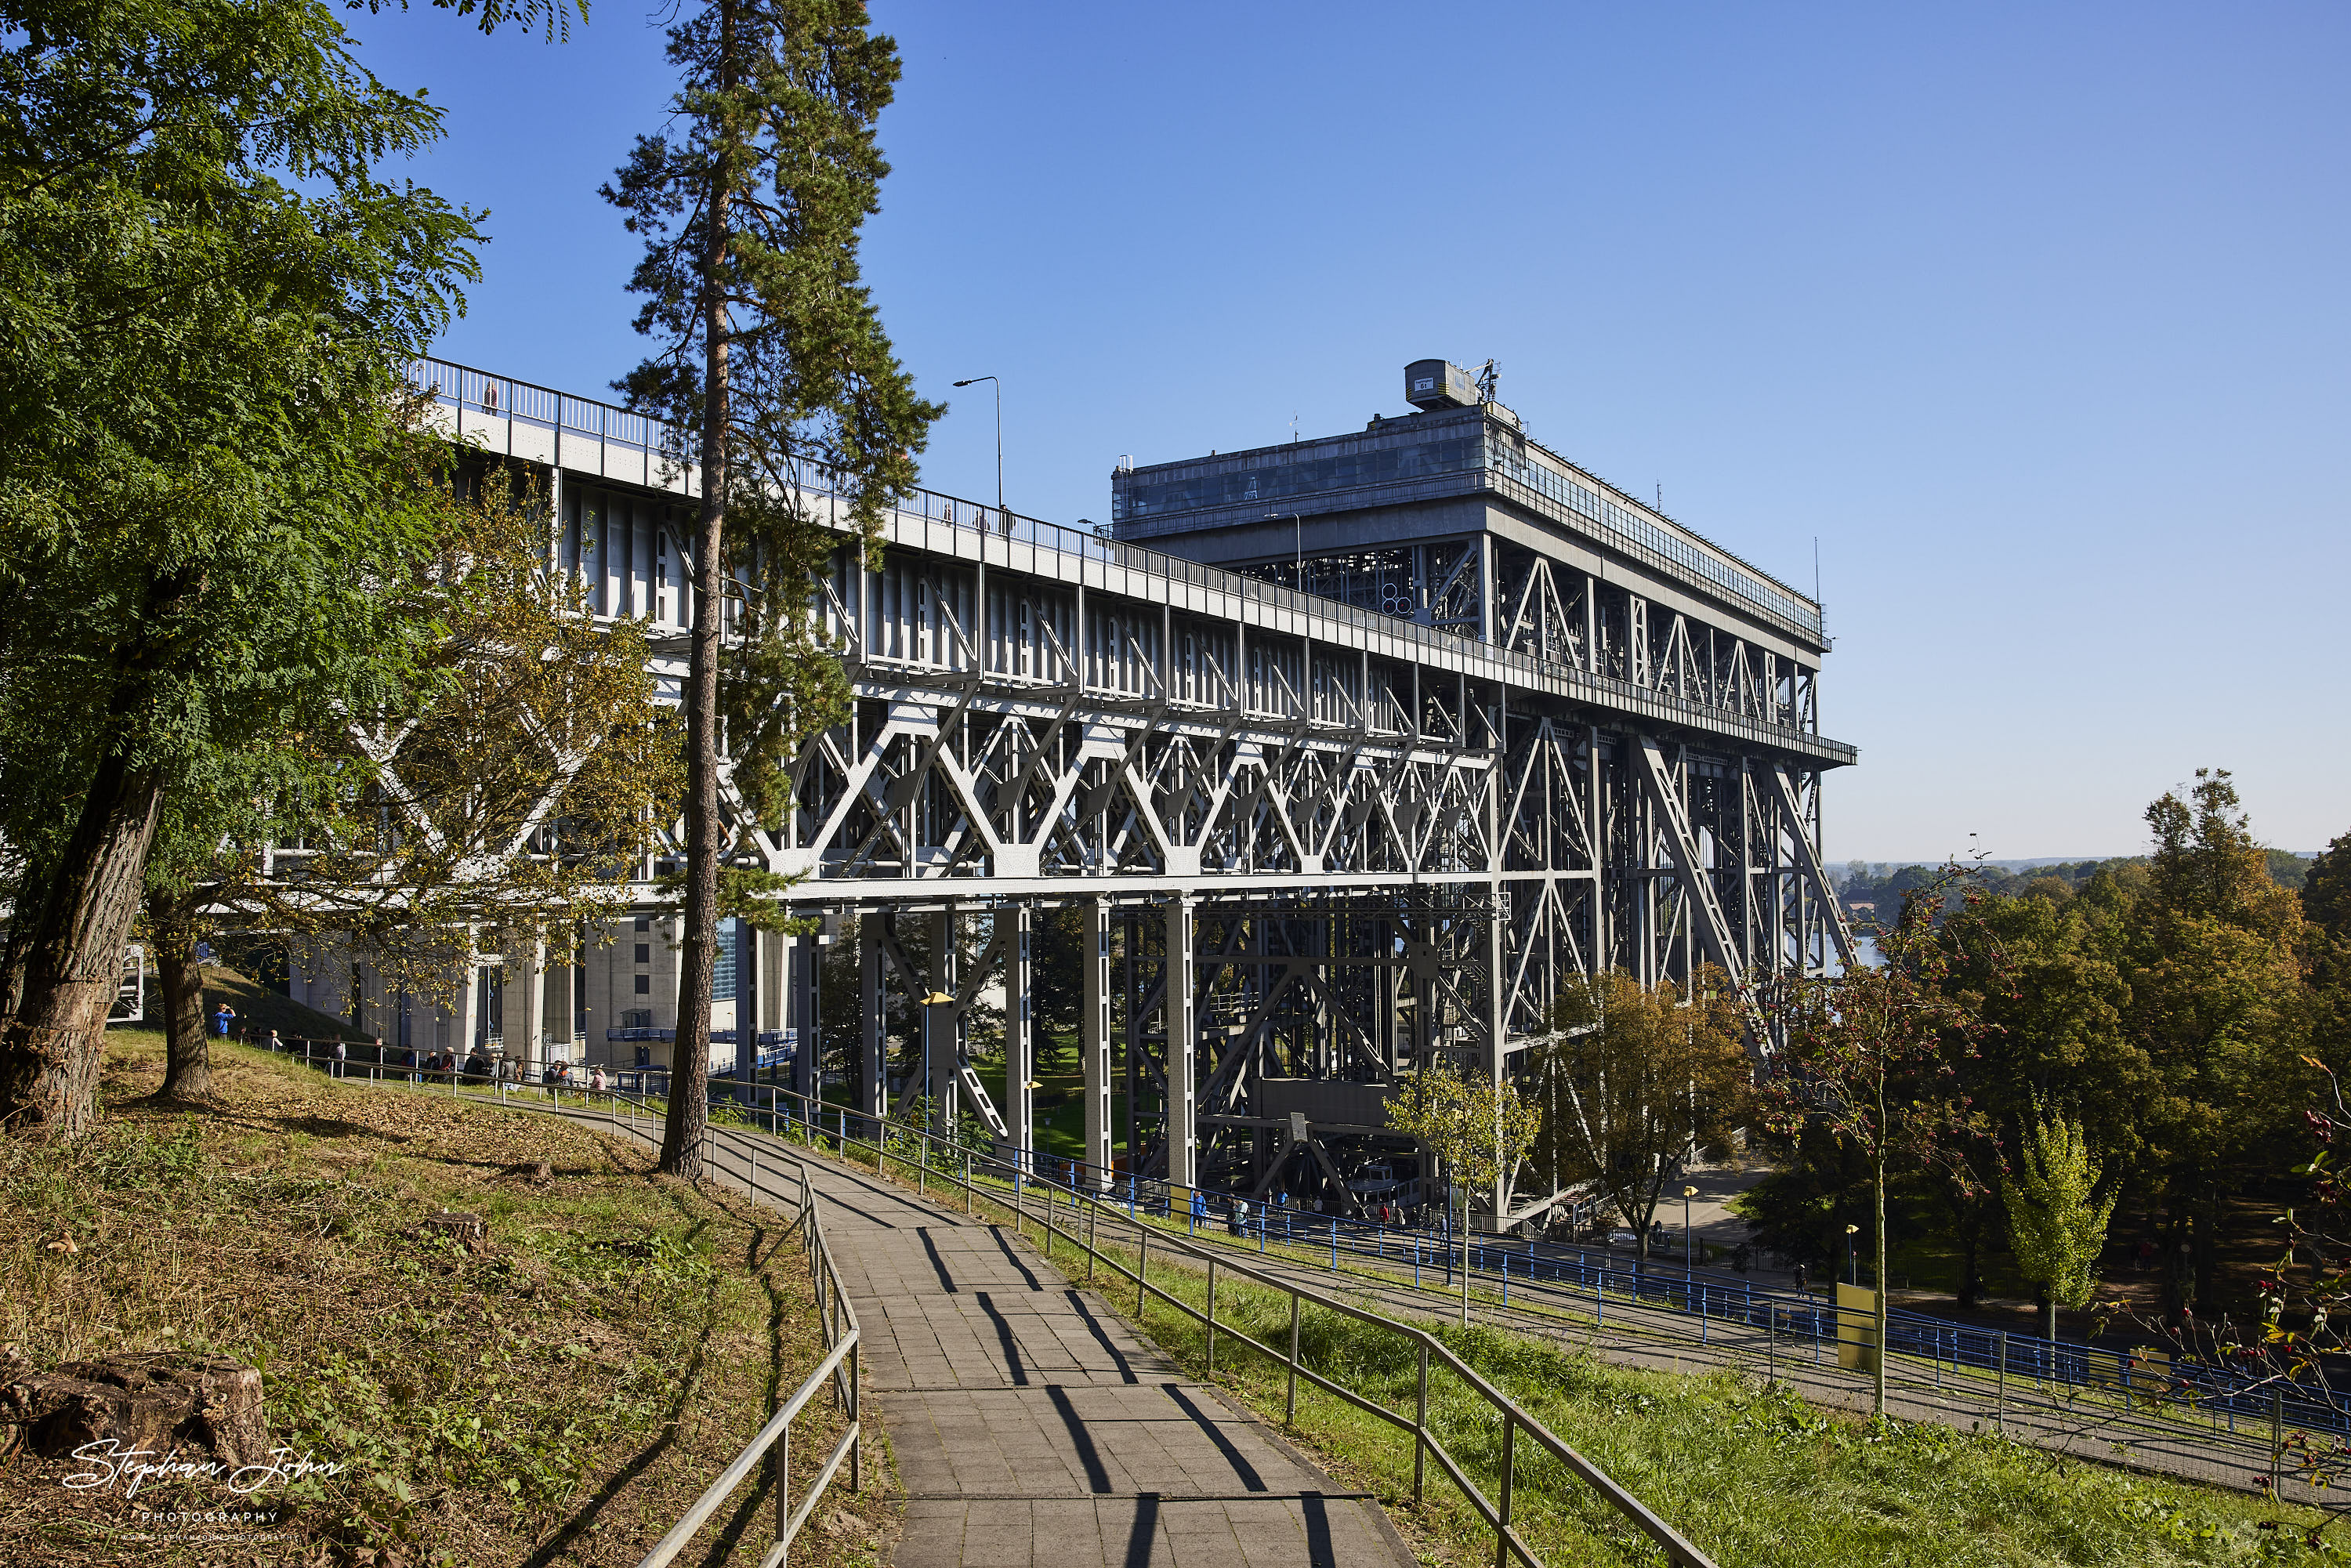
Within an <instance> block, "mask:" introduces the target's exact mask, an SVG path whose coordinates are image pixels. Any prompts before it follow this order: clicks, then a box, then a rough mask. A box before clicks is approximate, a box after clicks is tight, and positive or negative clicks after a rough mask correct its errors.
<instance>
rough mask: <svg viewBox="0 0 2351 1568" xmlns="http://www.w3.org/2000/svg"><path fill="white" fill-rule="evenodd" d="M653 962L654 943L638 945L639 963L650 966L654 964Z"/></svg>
mask: <svg viewBox="0 0 2351 1568" xmlns="http://www.w3.org/2000/svg"><path fill="white" fill-rule="evenodd" d="M637 962H638V963H640V964H650V963H652V962H653V944H652V943H650V942H640V943H638V944H637Z"/></svg>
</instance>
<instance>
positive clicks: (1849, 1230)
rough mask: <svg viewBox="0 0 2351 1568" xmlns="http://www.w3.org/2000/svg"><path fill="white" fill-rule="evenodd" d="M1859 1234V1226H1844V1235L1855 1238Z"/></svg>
mask: <svg viewBox="0 0 2351 1568" xmlns="http://www.w3.org/2000/svg"><path fill="white" fill-rule="evenodd" d="M1860 1232H1861V1227H1860V1226H1858V1225H1848V1226H1846V1227H1845V1228H1844V1233H1845V1234H1846V1235H1847V1236H1855V1235H1858V1234H1860Z"/></svg>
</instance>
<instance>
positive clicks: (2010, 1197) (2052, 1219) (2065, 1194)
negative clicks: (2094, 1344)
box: [2000, 1106, 2115, 1340]
mask: <svg viewBox="0 0 2351 1568" xmlns="http://www.w3.org/2000/svg"><path fill="white" fill-rule="evenodd" d="M2016 1142H2017V1157H2016V1163H2015V1166H2014V1167H2013V1170H2012V1174H2011V1175H2009V1176H2004V1177H2002V1178H2001V1184H2000V1195H2001V1201H2002V1202H2003V1203H2004V1204H2006V1205H2007V1207H2008V1238H2009V1246H2010V1248H2011V1249H2012V1250H2013V1251H2014V1252H2015V1254H2016V1266H2017V1269H2018V1270H2019V1271H2020V1272H2021V1273H2022V1274H2023V1275H2024V1277H2025V1278H2026V1279H2028V1280H2031V1281H2032V1282H2033V1283H2035V1284H2037V1285H2039V1286H2040V1287H2041V1289H2042V1291H2043V1293H2044V1295H2045V1297H2046V1299H2047V1301H2048V1305H2049V1337H2050V1339H2051V1340H2055V1339H2056V1337H2057V1309H2058V1308H2059V1307H2061V1306H2065V1307H2078V1306H2081V1305H2082V1304H2084V1303H2085V1302H2086V1301H2089V1299H2090V1297H2091V1294H2092V1292H2094V1291H2095V1290H2096V1289H2097V1283H2098V1254H2099V1253H2100V1252H2101V1251H2103V1250H2104V1249H2105V1244H2106V1220H2107V1218H2109V1217H2110V1216H2112V1215H2113V1213H2114V1211H2115V1195H2114V1194H2113V1193H2112V1192H2108V1193H2107V1194H2105V1197H2100V1196H2099V1195H2098V1191H2097V1187H2098V1162H2097V1161H2096V1160H2095V1159H2092V1158H2091V1157H2090V1147H2089V1145H2088V1143H2087V1142H2086V1141H2085V1139H2084V1138H2083V1136H2082V1124H2080V1123H2079V1122H2076V1121H2074V1120H2072V1119H2070V1118H2068V1117H2066V1116H2065V1115H2064V1114H2062V1113H2051V1114H2046V1115H2044V1114H2042V1113H2041V1111H2040V1108H2039V1107H2038V1106H2035V1107H2034V1111H2033V1114H2032V1119H2031V1120H2029V1121H2028V1122H2026V1123H2025V1124H2024V1125H2023V1126H2022V1128H2020V1129H2019V1130H2018V1134H2017V1140H2016Z"/></svg>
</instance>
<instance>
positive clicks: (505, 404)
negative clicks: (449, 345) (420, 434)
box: [409, 358, 1857, 763]
mask: <svg viewBox="0 0 2351 1568" xmlns="http://www.w3.org/2000/svg"><path fill="white" fill-rule="evenodd" d="M409 379H410V381H411V382H412V383H413V385H415V386H416V387H417V388H418V389H419V390H420V391H423V392H428V393H429V394H430V395H431V396H433V397H434V399H435V400H436V401H439V402H444V403H445V404H447V405H448V406H450V407H452V408H455V409H456V410H459V411H460V412H461V413H462V412H463V411H467V410H470V411H472V412H474V413H479V414H481V415H482V416H484V417H485V418H493V419H501V420H505V419H519V420H522V421H525V422H526V423H531V424H536V425H538V426H540V427H541V428H544V429H547V430H549V431H550V432H558V433H559V432H561V431H567V430H568V431H572V432H575V433H577V434H581V435H592V436H596V437H598V438H599V439H603V440H611V441H614V442H617V443H619V444H622V445H625V446H627V447H628V448H629V449H630V450H631V451H632V452H637V453H643V454H646V455H648V456H647V460H648V461H649V462H650V461H653V455H656V454H659V453H660V452H662V450H663V446H662V440H663V432H662V427H661V426H659V425H658V424H657V423H655V422H653V420H650V419H648V418H647V417H646V416H644V415H643V414H640V413H631V412H630V411H628V410H627V409H623V408H620V407H618V406H616V405H613V404H610V403H603V402H596V401H594V400H592V399H588V398H579V397H573V396H571V395H570V394H569V393H567V392H557V391H556V390H555V389H553V388H551V387H542V386H538V385H536V384H534V383H532V382H519V381H515V380H513V379H511V378H509V377H505V376H494V375H491V374H490V373H489V372H487V371H477V370H475V369H472V368H471V367H469V366H465V365H460V364H456V363H455V362H453V361H447V360H438V359H430V358H426V359H419V360H417V361H413V364H412V365H411V367H410V371H409ZM608 432H611V433H614V434H606V433H608ZM809 493H810V494H811V495H814V496H820V497H829V496H831V494H832V492H831V491H830V490H828V489H826V488H825V487H823V486H820V485H819V486H809ZM893 509H894V510H895V512H896V513H897V518H898V521H897V523H896V526H895V529H894V532H895V534H896V537H897V538H898V540H899V542H901V543H903V544H905V545H907V546H908V547H910V548H913V549H925V550H932V551H935V552H937V553H942V554H956V553H959V550H960V547H961V546H963V545H965V544H972V543H974V542H975V541H976V548H977V552H978V559H981V560H982V561H984V562H987V564H990V565H1001V566H1004V567H1006V568H1008V569H1012V570H1031V571H1043V572H1046V573H1048V574H1049V575H1054V576H1058V577H1062V578H1064V579H1065V580H1070V581H1072V582H1081V583H1085V584H1087V585H1088V586H1104V587H1107V586H1110V585H1109V583H1108V580H1107V574H1108V573H1109V572H1110V571H1112V570H1117V571H1120V572H1123V573H1134V574H1140V575H1142V576H1144V577H1145V578H1148V579H1151V580H1153V581H1155V582H1156V583H1161V584H1165V585H1166V586H1167V587H1168V588H1171V589H1172V588H1174V587H1175V586H1178V585H1181V586H1185V587H1188V588H1191V589H1194V590H1196V591H1198V592H1199V593H1202V594H1217V595H1223V596H1227V597H1229V598H1230V599H1232V600H1233V601H1249V602H1253V603H1255V604H1258V605H1260V606H1263V607H1265V608H1267V609H1270V610H1272V611H1276V612H1281V613H1283V614H1286V615H1289V616H1292V617H1296V618H1299V619H1300V620H1302V621H1305V622H1318V621H1319V622H1322V631H1321V632H1310V635H1321V636H1325V637H1327V636H1328V635H1329V633H1330V628H1332V627H1333V626H1338V627H1345V628H1349V629H1351V630H1353V631H1358V632H1365V633H1368V634H1371V635H1375V636H1379V637H1384V638H1389V639H1392V640H1395V641H1396V642H1399V643H1405V644H1406V645H1407V646H1409V647H1412V648H1416V649H1420V650H1422V651H1425V652H1426V653H1429V654H1431V655H1432V656H1433V662H1439V663H1459V662H1462V661H1465V660H1467V661H1474V662H1478V663H1480V664H1486V665H1488V666H1489V667H1490V671H1491V673H1492V674H1493V675H1494V676H1497V677H1499V676H1500V675H1502V674H1509V675H1510V676H1514V677H1516V679H1517V680H1518V681H1519V682H1520V683H1521V684H1523V685H1530V686H1535V687H1543V686H1551V687H1555V688H1563V691H1564V694H1565V695H1581V696H1584V697H1586V698H1601V699H1607V700H1612V701H1613V702H1614V704H1615V705H1616V706H1625V707H1629V708H1632V709H1634V710H1635V711H1646V713H1647V714H1648V716H1654V717H1659V718H1668V719H1681V720H1683V721H1685V722H1695V723H1698V724H1702V725H1704V726H1706V727H1709V728H1715V729H1721V730H1727V731H1729V732H1730V733H1733V734H1736V735H1738V736H1740V737H1742V738H1745V739H1749V740H1752V741H1757V742H1760V743H1762V744H1767V745H1777V746H1790V745H1794V746H1796V747H1799V748H1801V749H1803V750H1805V751H1808V752H1813V753H1817V754H1819V755H1821V756H1822V757H1823V758H1828V759H1830V760H1832V761H1835V762H1844V763H1850V762H1852V761H1853V760H1854V759H1855V756H1856V755H1857V753H1856V752H1855V748H1854V747H1850V746H1847V745H1844V743H1842V742H1838V741H1834V740H1829V739H1826V738H1825V737H1822V736H1819V735H1817V734H1815V733H1813V732H1812V731H1811V730H1809V729H1807V728H1805V727H1803V726H1802V725H1801V724H1798V723H1786V724H1782V723H1777V722H1771V721H1766V720H1762V719H1757V718H1754V717H1752V716H1748V715H1745V714H1742V713H1738V712H1734V711H1732V710H1729V709H1727V708H1721V707H1715V706H1707V705H1704V704H1699V703H1692V702H1689V701H1687V700H1686V699H1684V698H1681V697H1678V696H1675V695H1671V694H1668V693H1665V692H1661V691H1656V690H1654V689H1652V688H1650V687H1647V686H1644V685H1639V684H1638V683H1636V682H1633V681H1627V680H1622V679H1619V678H1618V677H1616V676H1614V675H1604V674H1595V673H1593V672H1591V671H1587V670H1583V669H1581V668H1578V667H1577V666H1575V665H1573V664H1562V663H1560V662H1557V661H1554V660H1548V659H1541V658H1537V657H1536V656H1534V655H1533V654H1531V653H1520V652H1518V651H1516V650H1513V649H1508V648H1500V647H1497V646H1495V645H1494V644H1492V643H1487V642H1483V641H1481V640H1479V639H1478V638H1476V637H1469V636H1464V635H1462V634H1461V633H1459V632H1448V631H1444V630H1441V629H1439V628H1437V627H1435V626H1426V625H1423V624H1421V623H1420V622H1416V621H1410V620H1405V619H1404V618H1402V617H1399V616H1394V615H1387V614H1383V613H1382V612H1379V611H1376V610H1368V609H1365V608H1364V607H1363V606H1361V605H1355V604H1349V603H1346V602H1345V601H1341V600H1336V599H1326V598H1323V597H1322V596H1321V595H1319V594H1311V593H1302V592H1301V591H1298V590H1297V589H1294V588H1287V587H1284V586H1282V585H1281V584H1280V583H1272V582H1266V581H1264V580H1260V579H1258V578H1254V577H1249V576H1247V575H1245V574H1243V573H1240V572H1237V571H1228V570H1225V569H1224V568H1222V567H1215V566H1208V565H1205V564H1203V563H1202V562H1199V561H1196V560H1188V559H1185V558H1184V557H1182V556H1175V555H1168V554H1165V552H1163V551H1159V550H1154V549H1145V548H1144V547H1143V546H1141V545H1134V544H1122V543H1120V542H1119V541H1117V540H1115V539H1113V538H1106V537H1104V536H1102V535H1101V534H1097V533H1092V532H1090V531H1088V530H1086V529H1084V528H1069V527H1065V526H1064V525H1062V524H1060V523H1050V522H1046V521H1044V520H1043V519H1042V518H1039V517H1023V516H1021V515H1019V514H1018V513H1015V512H1011V511H1008V510H1002V509H999V508H997V507H989V506H987V505H984V504H982V503H979V502H974V501H966V500H960V499H958V498H956V497H952V496H947V495H943V494H941V493H939V492H937V491H935V490H925V489H920V488H914V489H910V490H908V491H907V492H906V493H905V494H904V496H902V497H899V499H898V500H897V502H896V503H895V505H894V508H893ZM910 524H914V525H919V526H914V527H910V526H909V525H910ZM934 527H936V528H939V529H940V530H942V532H941V536H940V537H938V538H933V537H932V536H931V532H930V530H931V529H932V528H934ZM991 543H993V544H995V545H996V546H997V555H998V557H1000V559H997V557H992V556H991V554H990V552H989V545H990V544H991ZM1040 550H1042V551H1045V552H1048V553H1049V555H1050V556H1051V557H1052V558H1053V559H1051V560H1048V561H1040V560H1038V559H1036V556H1035V553H1034V552H1036V551H1040ZM1021 551H1027V552H1029V553H1028V556H1027V559H1023V558H1022V556H1021V554H1020V553H1019V552H1021ZM1090 568H1091V569H1092V574H1091V575H1089V569H1090ZM1144 596H1145V597H1161V598H1165V597H1167V596H1166V595H1165V594H1153V593H1150V592H1146V593H1145V595H1144Z"/></svg>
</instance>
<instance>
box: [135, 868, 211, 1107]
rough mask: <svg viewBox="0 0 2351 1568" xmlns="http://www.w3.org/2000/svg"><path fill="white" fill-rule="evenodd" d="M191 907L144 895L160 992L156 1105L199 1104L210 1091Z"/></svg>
mask: <svg viewBox="0 0 2351 1568" xmlns="http://www.w3.org/2000/svg"><path fill="white" fill-rule="evenodd" d="M191 908H192V901H191V903H183V902H181V901H180V900H177V899H173V898H171V897H168V896H166V895H165V894H160V893H154V894H148V895H147V929H148V933H149V935H150V936H152V937H153V939H154V943H155V976H156V978H157V979H158V980H159V981H161V982H162V988H163V1087H162V1088H161V1089H160V1090H157V1091H156V1098H158V1099H160V1100H204V1099H208V1098H210V1097H211V1095H212V1092H213V1057H212V1042H211V1040H209V1039H208V1038H206V1036H205V1034H204V971H203V969H202V968H200V967H198V966H197V963H196V940H195V932H194V930H193V921H192V920H191V918H190V915H191Z"/></svg>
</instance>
